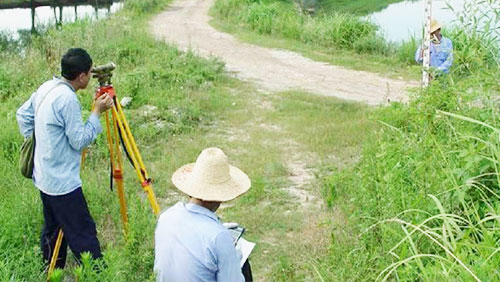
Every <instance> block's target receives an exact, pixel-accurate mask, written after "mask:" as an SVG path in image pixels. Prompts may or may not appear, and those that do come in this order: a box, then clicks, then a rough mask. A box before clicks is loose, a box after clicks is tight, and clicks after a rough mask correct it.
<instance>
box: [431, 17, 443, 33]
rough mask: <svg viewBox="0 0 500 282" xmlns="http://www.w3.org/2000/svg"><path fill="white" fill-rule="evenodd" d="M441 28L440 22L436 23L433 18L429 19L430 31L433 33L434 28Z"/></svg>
mask: <svg viewBox="0 0 500 282" xmlns="http://www.w3.org/2000/svg"><path fill="white" fill-rule="evenodd" d="M440 28H441V24H440V23H438V21H436V20H435V19H432V20H431V33H434V32H435V31H436V30H438V29H440Z"/></svg>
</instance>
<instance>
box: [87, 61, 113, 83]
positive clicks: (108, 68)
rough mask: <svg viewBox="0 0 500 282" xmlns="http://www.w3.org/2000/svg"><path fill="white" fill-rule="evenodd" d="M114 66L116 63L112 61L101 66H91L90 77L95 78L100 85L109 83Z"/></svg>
mask: <svg viewBox="0 0 500 282" xmlns="http://www.w3.org/2000/svg"><path fill="white" fill-rule="evenodd" d="M115 68H116V65H115V63H113V62H111V63H107V64H105V65H101V66H95V67H93V68H92V78H97V81H99V85H100V86H105V85H110V84H111V77H112V76H113V70H114V69H115Z"/></svg>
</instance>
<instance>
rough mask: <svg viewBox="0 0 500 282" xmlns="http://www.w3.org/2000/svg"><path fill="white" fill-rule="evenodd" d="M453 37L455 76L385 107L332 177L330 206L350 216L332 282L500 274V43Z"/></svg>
mask: <svg viewBox="0 0 500 282" xmlns="http://www.w3.org/2000/svg"><path fill="white" fill-rule="evenodd" d="M473 4H477V3H471V5H473ZM470 17H475V15H474V14H473V13H470ZM464 22H469V23H470V22H474V20H472V21H468V20H464ZM469 26H470V25H467V26H465V27H464V29H465V30H466V29H467V28H468V27H469ZM451 33H452V34H453V35H454V39H455V41H454V42H455V46H456V49H455V59H456V66H455V68H454V69H453V72H452V74H450V75H448V76H443V77H440V78H438V79H437V80H434V81H433V83H432V84H431V86H430V87H429V88H427V89H425V90H422V91H418V92H417V93H414V97H413V99H412V101H411V102H410V103H409V104H393V105H391V107H387V108H381V109H378V110H377V111H376V112H375V113H374V115H373V116H372V118H374V119H375V120H376V121H377V122H378V124H379V125H380V127H379V129H378V132H377V133H376V134H375V135H373V136H371V138H370V139H369V140H368V142H366V143H365V145H364V150H363V154H362V158H361V160H360V162H359V163H358V164H357V165H355V166H354V167H353V168H351V169H347V170H344V171H343V172H341V173H335V171H334V172H333V173H332V175H331V176H328V177H325V179H324V187H325V193H326V194H327V200H328V202H329V204H330V205H331V206H332V207H334V208H335V209H339V210H340V211H341V213H342V214H344V215H346V216H347V220H346V221H345V222H344V224H334V227H333V230H334V231H333V232H332V242H331V246H330V252H331V253H330V256H329V257H327V258H325V259H324V260H323V261H322V262H318V264H317V268H318V273H319V274H318V275H320V276H321V277H322V278H323V279H325V280H332V281H358V280H369V281H371V280H380V281H386V280H390V281H392V280H397V281H439V280H442V281H497V280H499V279H500V273H499V272H498V271H497V270H496V266H497V264H498V260H499V257H498V250H499V249H500V245H499V243H498V242H499V241H498V236H497V232H496V230H497V228H498V221H497V220H496V219H497V218H498V213H499V210H498V200H499V195H498V189H499V187H500V182H499V175H500V174H499V168H498V159H499V158H500V155H499V148H500V147H499V144H498V140H499V136H498V134H499V132H500V131H499V130H498V128H499V126H500V124H499V123H498V116H499V112H498V95H499V93H500V87H499V85H498V83H497V77H498V75H499V72H500V71H499V68H498V66H499V61H498V55H497V53H495V55H493V56H490V55H491V52H496V51H493V50H498V49H497V48H495V45H491V44H490V39H492V38H494V35H495V34H494V33H477V34H475V33H473V32H470V33H466V32H463V31H452V32H451ZM467 42H468V43H467ZM462 44H466V45H468V46H469V47H468V48H462V47H461V45H462ZM346 265H349V266H354V267H345V266H346Z"/></svg>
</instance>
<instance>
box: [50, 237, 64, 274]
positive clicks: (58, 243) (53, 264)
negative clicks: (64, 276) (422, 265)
mask: <svg viewBox="0 0 500 282" xmlns="http://www.w3.org/2000/svg"><path fill="white" fill-rule="evenodd" d="M63 236H64V233H63V231H62V229H59V234H57V240H56V245H55V246H54V252H53V253H52V258H50V265H49V271H48V272H47V281H48V280H49V279H50V276H51V275H52V272H54V268H55V267H56V261H57V257H58V256H59V249H61V243H62V239H63Z"/></svg>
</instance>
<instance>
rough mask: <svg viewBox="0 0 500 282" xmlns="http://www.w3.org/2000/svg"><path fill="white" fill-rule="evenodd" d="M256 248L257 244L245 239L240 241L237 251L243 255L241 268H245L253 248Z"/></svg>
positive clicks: (237, 244)
mask: <svg viewBox="0 0 500 282" xmlns="http://www.w3.org/2000/svg"><path fill="white" fill-rule="evenodd" d="M254 247H255V243H253V242H250V241H247V240H245V239H243V238H240V239H239V240H238V243H236V251H237V252H238V253H240V254H241V260H240V267H243V264H244V263H245V261H246V260H247V259H248V257H249V256H250V253H252V250H253V248H254Z"/></svg>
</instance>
